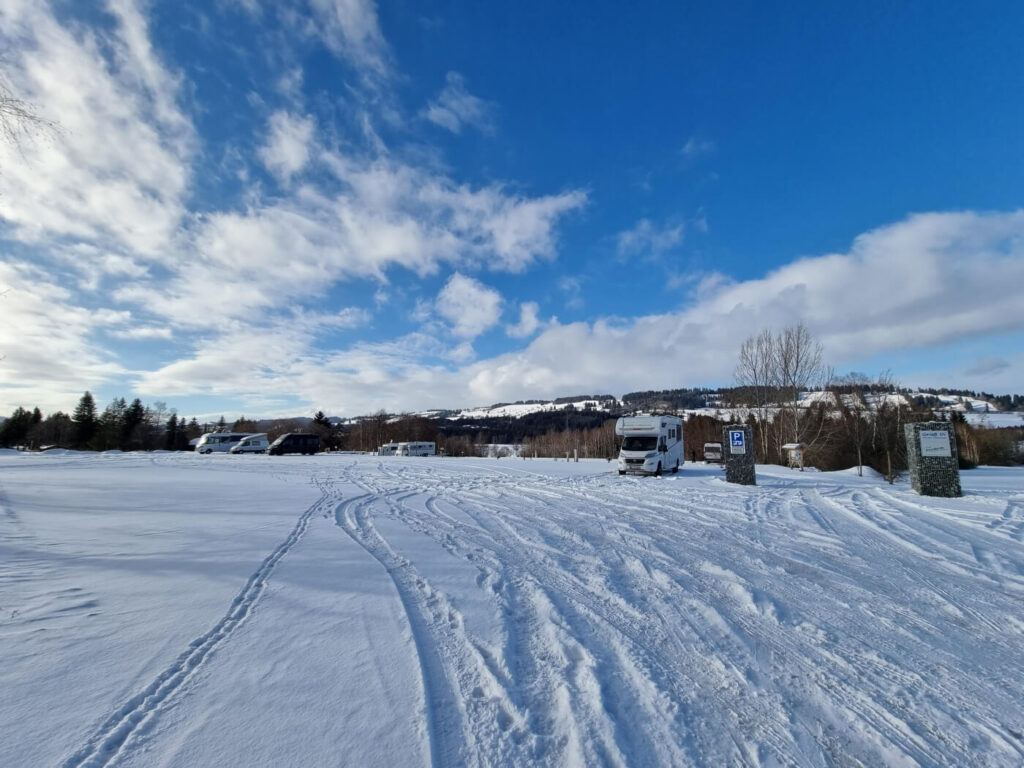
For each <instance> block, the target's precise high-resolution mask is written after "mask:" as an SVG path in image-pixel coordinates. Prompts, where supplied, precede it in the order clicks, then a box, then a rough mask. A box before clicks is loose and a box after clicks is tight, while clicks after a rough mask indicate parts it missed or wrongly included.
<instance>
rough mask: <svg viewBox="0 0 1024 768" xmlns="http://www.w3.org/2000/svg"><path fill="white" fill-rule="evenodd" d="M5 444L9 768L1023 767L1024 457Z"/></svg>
mask: <svg viewBox="0 0 1024 768" xmlns="http://www.w3.org/2000/svg"><path fill="white" fill-rule="evenodd" d="M613 470H614V465H611V464H608V463H606V462H597V461H590V462H584V461H581V462H580V463H578V464H576V463H567V462H554V461H547V460H529V461H523V460H519V459H502V460H493V459H492V460H484V459H440V458H433V459H425V458H411V459H402V458H396V457H388V458H376V457H370V456H340V455H321V456H316V457H309V458H306V457H279V458H275V457H265V456H229V455H226V456H216V455H215V456H211V457H198V456H195V455H189V454H120V455H118V454H110V455H96V454H72V453H64V454H56V453H55V454H36V455H29V454H10V453H7V454H4V455H0V649H2V659H3V660H2V663H0V691H2V692H3V693H2V695H0V765H2V766H14V767H17V766H41V765H50V766H64V767H66V768H71V767H72V766H103V765H119V766H214V765H216V766H221V765H250V766H319V765H339V764H340V765H359V766H364V765H366V766H368V765H379V766H420V765H434V766H448V765H495V766H504V765H546V766H566V765H570V766H571V765H579V766H584V765H586V766H595V765H630V766H654V765H657V766H667V765H672V766H686V765H707V766H728V765H751V766H791V765H795V766H847V765H851V766H852V765H865V766H880V765H886V766H912V765H928V766H934V765H943V766H946V765H958V766H959V765H964V766H966V765H970V766H1019V765H1021V764H1022V763H1024V696H1022V695H1021V691H1024V652H1022V651H1024V471H1022V470H1020V469H995V468H992V469H979V470H975V471H971V472H965V473H964V474H963V476H962V480H963V484H964V486H965V491H966V495H965V497H964V498H962V499H942V500H936V499H924V498H921V497H918V496H917V495H915V494H913V493H912V492H910V491H909V489H908V488H907V487H906V486H905V485H897V486H896V487H889V486H887V485H884V484H883V483H880V482H879V481H878V480H877V479H875V478H858V477H856V475H855V474H852V473H850V472H843V473H832V474H825V473H815V472H805V473H795V472H790V471H788V470H783V469H780V468H768V467H759V483H760V484H759V485H758V486H757V487H753V488H745V487H734V486H728V485H726V484H725V483H724V482H722V479H721V477H720V470H718V469H717V468H714V467H705V466H704V465H697V466H694V465H686V467H685V468H684V471H683V473H682V474H680V475H678V476H666V477H663V478H620V477H619V476H618V475H617V474H615V473H614V471H613Z"/></svg>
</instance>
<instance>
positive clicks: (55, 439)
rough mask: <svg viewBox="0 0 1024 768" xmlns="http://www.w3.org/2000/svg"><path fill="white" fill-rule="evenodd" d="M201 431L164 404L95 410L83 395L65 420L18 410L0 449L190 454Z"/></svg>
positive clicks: (1, 433)
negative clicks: (190, 448)
mask: <svg viewBox="0 0 1024 768" xmlns="http://www.w3.org/2000/svg"><path fill="white" fill-rule="evenodd" d="M202 433H203V427H202V426H200V424H199V423H198V422H197V421H196V419H194V418H193V419H191V420H186V419H184V418H179V417H178V415H177V413H175V412H173V411H170V410H168V409H167V405H166V404H165V403H160V402H158V403H154V404H153V405H151V406H147V405H143V404H142V401H141V400H139V399H138V398H135V399H134V400H132V401H131V402H130V403H129V402H128V401H127V400H125V399H124V398H123V397H117V398H114V399H113V400H112V401H111V402H110V403H109V404H108V405H107V406H106V408H104V409H103V411H102V412H101V411H99V410H98V408H97V406H96V401H95V400H94V399H93V396H92V394H91V393H89V392H86V393H85V394H84V395H82V398H81V399H80V400H79V401H78V405H77V406H76V407H75V410H74V411H73V412H72V413H71V414H70V415H69V414H66V413H64V412H63V411H56V412H54V413H51V414H49V415H48V416H45V417H44V416H43V414H42V412H41V411H40V410H39V408H34V409H32V410H31V411H29V410H26V409H25V408H17V409H15V411H14V413H12V414H11V415H10V417H8V418H7V419H6V420H5V421H4V422H3V424H0V446H3V447H5V448H14V447H20V448H28V449H30V450H39V449H40V448H48V447H54V448H74V449H78V450H92V451H108V450H122V451H151V450H157V449H164V450H170V451H181V450H188V449H189V440H191V439H192V438H195V437H199V436H200V435H201V434H202Z"/></svg>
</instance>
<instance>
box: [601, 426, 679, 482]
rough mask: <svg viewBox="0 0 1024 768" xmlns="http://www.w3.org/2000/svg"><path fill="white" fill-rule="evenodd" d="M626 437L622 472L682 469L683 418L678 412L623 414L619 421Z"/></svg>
mask: <svg viewBox="0 0 1024 768" xmlns="http://www.w3.org/2000/svg"><path fill="white" fill-rule="evenodd" d="M615 434H616V435H620V436H621V437H622V448H621V450H620V451H619V474H620V475H624V474H626V473H627V472H630V473H634V474H641V475H660V474H661V473H662V472H664V471H669V472H678V471H679V465H680V464H682V463H683V420H682V419H680V418H678V417H676V416H623V417H622V418H621V419H619V420H618V421H616V422H615Z"/></svg>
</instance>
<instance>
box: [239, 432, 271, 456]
mask: <svg viewBox="0 0 1024 768" xmlns="http://www.w3.org/2000/svg"><path fill="white" fill-rule="evenodd" d="M269 447H270V441H269V440H267V433H266V432H261V433H259V434H256V435H249V436H248V437H243V438H242V439H241V440H239V441H238V442H237V443H235V444H234V445H233V446H232V447H231V453H266V452H267V448H269Z"/></svg>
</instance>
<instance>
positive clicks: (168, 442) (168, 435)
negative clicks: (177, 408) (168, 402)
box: [164, 413, 178, 451]
mask: <svg viewBox="0 0 1024 768" xmlns="http://www.w3.org/2000/svg"><path fill="white" fill-rule="evenodd" d="M164 448H166V449H167V450H168V451H176V450H178V414H176V413H172V414H171V418H169V419H168V420H167V429H166V430H165V432H164Z"/></svg>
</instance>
